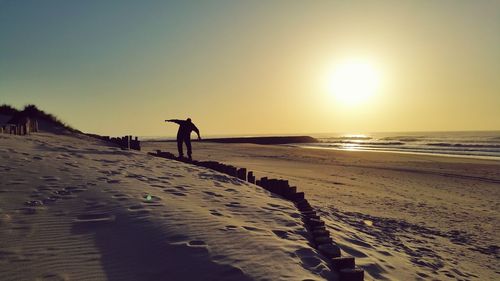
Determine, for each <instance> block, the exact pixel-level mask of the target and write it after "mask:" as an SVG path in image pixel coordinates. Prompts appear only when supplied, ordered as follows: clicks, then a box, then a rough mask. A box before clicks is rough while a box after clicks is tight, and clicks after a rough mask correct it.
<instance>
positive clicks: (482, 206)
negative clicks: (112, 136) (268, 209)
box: [143, 142, 500, 280]
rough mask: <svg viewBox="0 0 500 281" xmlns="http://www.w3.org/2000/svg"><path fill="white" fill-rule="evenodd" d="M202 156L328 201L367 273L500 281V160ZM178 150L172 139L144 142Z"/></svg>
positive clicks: (344, 242)
mask: <svg viewBox="0 0 500 281" xmlns="http://www.w3.org/2000/svg"><path fill="white" fill-rule="evenodd" d="M193 147H194V154H193V157H194V158H195V159H199V160H208V159H210V160H216V161H220V162H223V163H227V164H232V165H235V166H239V167H246V168H247V169H249V170H252V171H254V173H255V174H256V176H257V177H262V176H269V177H274V178H284V179H288V180H289V182H290V185H295V186H297V188H298V190H300V191H304V192H305V193H306V197H307V198H308V199H309V202H311V204H312V205H313V206H314V207H316V208H318V209H319V213H321V216H322V218H324V219H325V221H326V224H327V226H328V227H329V229H330V230H331V231H332V238H333V239H334V240H335V241H336V242H337V243H338V244H339V245H340V246H341V248H342V250H343V251H344V252H346V253H348V254H350V255H353V256H355V257H356V262H357V264H359V265H361V267H363V268H364V269H365V274H366V275H367V277H366V278H365V279H366V280H371V279H377V280H497V279H498V278H499V277H500V272H499V271H498V268H499V267H500V264H499V261H498V260H499V246H498V245H500V238H499V236H498V234H497V233H498V232H499V230H500V229H499V225H500V215H499V207H500V206H499V204H500V203H499V202H500V190H499V189H500V161H494V160H484V159H473V158H464V157H446V156H433V155H420V154H404V153H388V152H372V151H339V150H327V149H307V148H301V147H295V146H291V145H256V144H216V143H208V142H195V143H193ZM156 149H161V150H164V151H165V150H166V151H170V152H173V153H175V152H176V144H175V143H172V142H143V150H145V151H153V150H156Z"/></svg>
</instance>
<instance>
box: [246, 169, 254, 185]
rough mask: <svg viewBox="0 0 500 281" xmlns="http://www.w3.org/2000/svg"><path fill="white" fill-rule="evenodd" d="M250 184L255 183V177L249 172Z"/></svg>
mask: <svg viewBox="0 0 500 281" xmlns="http://www.w3.org/2000/svg"><path fill="white" fill-rule="evenodd" d="M248 182H249V183H253V184H254V183H255V176H254V175H253V172H252V171H249V172H248Z"/></svg>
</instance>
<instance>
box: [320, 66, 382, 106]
mask: <svg viewBox="0 0 500 281" xmlns="http://www.w3.org/2000/svg"><path fill="white" fill-rule="evenodd" d="M328 83H329V91H330V92H331V93H332V94H333V95H334V96H335V98H336V99H337V100H339V101H340V102H342V103H343V104H346V105H357V104H360V103H362V102H366V101H367V100H368V99H369V98H371V97H372V96H373V95H374V94H375V93H376V92H377V91H378V89H379V86H380V73H379V71H378V70H377V69H376V68H375V67H373V65H371V64H370V63H368V62H366V61H363V60H346V61H343V62H341V63H340V64H338V65H336V66H335V67H334V70H333V72H332V73H331V75H330V76H329V82H328Z"/></svg>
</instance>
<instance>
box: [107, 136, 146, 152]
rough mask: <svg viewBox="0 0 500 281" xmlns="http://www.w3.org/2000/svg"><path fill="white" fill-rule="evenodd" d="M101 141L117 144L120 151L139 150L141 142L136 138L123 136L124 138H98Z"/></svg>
mask: <svg viewBox="0 0 500 281" xmlns="http://www.w3.org/2000/svg"><path fill="white" fill-rule="evenodd" d="M99 137H100V138H101V139H102V140H105V141H109V142H112V143H114V144H117V145H118V146H120V147H121V148H122V149H134V150H141V141H140V140H139V138H138V137H133V136H124V137H110V136H99Z"/></svg>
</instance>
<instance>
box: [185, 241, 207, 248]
mask: <svg viewBox="0 0 500 281" xmlns="http://www.w3.org/2000/svg"><path fill="white" fill-rule="evenodd" d="M188 246H191V247H206V246H207V244H206V243H205V241H202V240H192V241H189V242H188Z"/></svg>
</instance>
